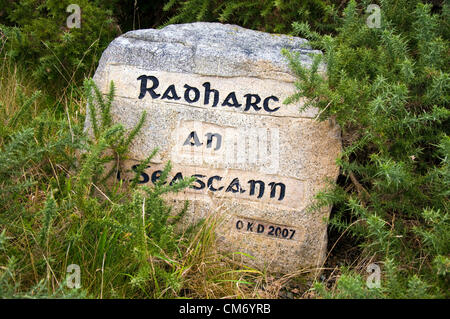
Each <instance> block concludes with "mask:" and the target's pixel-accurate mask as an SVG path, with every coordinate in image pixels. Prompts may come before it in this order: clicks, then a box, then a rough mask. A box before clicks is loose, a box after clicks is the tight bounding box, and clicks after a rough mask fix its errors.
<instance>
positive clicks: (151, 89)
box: [137, 75, 161, 99]
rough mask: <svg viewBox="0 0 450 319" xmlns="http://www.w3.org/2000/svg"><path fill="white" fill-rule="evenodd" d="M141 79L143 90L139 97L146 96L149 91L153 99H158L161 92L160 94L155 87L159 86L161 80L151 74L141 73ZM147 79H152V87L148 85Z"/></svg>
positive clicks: (139, 78)
mask: <svg viewBox="0 0 450 319" xmlns="http://www.w3.org/2000/svg"><path fill="white" fill-rule="evenodd" d="M137 79H138V80H139V81H141V90H140V93H139V99H142V98H144V96H145V94H146V93H147V92H148V93H150V95H151V97H152V98H153V99H157V98H158V97H159V96H160V95H161V94H158V93H156V92H155V89H156V88H157V87H158V85H159V81H158V79H157V78H156V77H154V76H152V75H150V76H147V75H141V76H140V77H138V78H137ZM147 80H151V81H152V86H151V87H149V88H148V87H147Z"/></svg>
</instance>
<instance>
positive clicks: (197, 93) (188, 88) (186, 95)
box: [184, 84, 200, 103]
mask: <svg viewBox="0 0 450 319" xmlns="http://www.w3.org/2000/svg"><path fill="white" fill-rule="evenodd" d="M184 88H185V89H186V90H185V91H184V99H185V100H186V102H188V103H195V102H197V101H198V100H199V99H200V91H199V90H198V89H197V88H196V87H193V86H189V85H187V84H185V85H184ZM190 92H194V98H193V99H191V95H190Z"/></svg>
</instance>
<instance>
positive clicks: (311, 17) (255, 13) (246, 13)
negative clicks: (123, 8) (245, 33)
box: [163, 0, 341, 33]
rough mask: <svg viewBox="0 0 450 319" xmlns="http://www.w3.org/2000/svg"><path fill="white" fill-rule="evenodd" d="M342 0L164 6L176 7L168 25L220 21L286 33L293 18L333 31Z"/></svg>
mask: <svg viewBox="0 0 450 319" xmlns="http://www.w3.org/2000/svg"><path fill="white" fill-rule="evenodd" d="M340 3H341V1H333V0H306V1H295V0H277V1H273V0H264V1H257V0H252V1H239V0H226V1H218V0H214V1H210V0H169V1H167V2H166V4H165V6H164V8H163V9H164V10H165V11H170V10H174V9H176V13H175V14H174V15H173V16H172V17H171V18H170V19H169V20H168V22H167V23H166V24H172V23H187V22H195V21H218V22H222V23H231V24H238V25H240V26H243V27H246V28H250V29H255V30H262V31H267V32H277V33H286V32H290V31H291V23H292V22H293V21H305V22H309V23H311V24H313V25H314V26H315V27H317V28H319V29H321V30H323V31H333V25H334V18H335V17H336V13H337V11H338V10H339V7H340Z"/></svg>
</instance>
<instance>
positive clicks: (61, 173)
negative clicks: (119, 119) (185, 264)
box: [0, 80, 191, 298]
mask: <svg viewBox="0 0 450 319" xmlns="http://www.w3.org/2000/svg"><path fill="white" fill-rule="evenodd" d="M84 91H85V94H86V102H88V104H89V106H90V108H89V110H90V113H89V116H90V117H91V123H92V124H93V125H92V126H93V128H94V129H93V130H92V136H91V137H87V136H85V135H84V134H83V132H82V127H81V125H80V124H79V123H71V124H70V123H68V122H67V121H66V119H65V118H64V117H62V118H58V116H55V115H53V116H50V115H49V113H48V111H47V110H44V111H42V114H40V115H37V116H36V117H35V118H34V119H33V120H31V121H30V120H29V119H28V118H29V116H28V115H27V114H26V112H24V111H23V110H24V109H29V108H30V105H31V104H33V102H35V101H36V99H37V97H38V94H39V93H35V94H33V95H31V96H30V97H25V96H23V93H22V92H21V91H18V97H17V100H16V103H17V105H16V106H15V109H16V111H15V112H13V113H12V114H10V115H9V116H8V117H9V121H7V123H5V124H4V126H3V130H2V136H1V141H2V144H1V153H0V154H1V156H0V212H1V213H0V227H1V237H0V244H1V247H0V250H1V251H0V263H1V264H2V265H4V268H2V271H1V272H0V286H1V287H0V290H1V293H2V297H21V298H28V297H35V298H37V297H39V298H40V297H74V296H75V297H76V296H78V297H83V296H87V295H92V296H96V297H98V296H99V295H98V293H99V292H100V297H108V296H123V293H124V292H123V291H116V290H114V289H120V288H122V286H123V287H124V288H123V289H124V291H125V290H127V289H128V290H127V291H129V293H130V291H131V293H133V291H134V293H135V294H136V296H146V297H161V296H164V294H166V295H169V296H170V295H172V294H177V293H178V292H179V290H176V285H174V282H176V280H177V279H178V278H177V277H176V276H175V275H174V273H175V271H173V269H172V268H173V267H170V264H169V265H167V264H166V263H165V262H161V261H163V260H168V261H172V260H177V257H179V254H180V247H181V246H182V241H183V240H186V239H183V236H182V235H181V234H179V233H175V229H174V222H175V221H177V220H178V219H179V218H180V216H181V214H182V213H183V212H184V211H185V210H186V209H187V207H186V206H185V208H184V209H183V210H181V212H179V214H175V215H174V214H173V213H172V212H171V208H170V207H168V206H167V205H166V204H165V203H164V201H163V199H162V197H161V195H163V194H165V193H168V192H177V191H179V190H181V189H183V188H185V187H187V186H188V185H189V183H190V182H191V181H190V180H187V179H186V180H181V181H178V182H177V183H174V184H173V185H168V184H167V183H166V179H167V176H168V174H169V171H170V168H171V166H170V163H168V164H167V165H166V167H165V169H164V171H163V172H162V174H161V179H160V180H159V181H158V183H157V184H156V185H155V187H153V188H148V187H145V188H141V187H139V185H138V184H137V183H134V180H135V179H133V180H132V181H130V182H128V183H126V185H125V184H123V182H120V183H119V182H117V181H116V183H112V182H110V183H107V182H106V179H107V178H108V177H110V176H111V174H110V173H108V170H107V168H108V167H111V166H112V167H115V166H116V165H108V164H111V163H113V164H117V159H118V158H126V153H127V149H128V146H129V145H130V143H131V142H132V140H133V138H134V137H135V136H136V134H137V133H138V132H139V130H140V128H141V127H142V124H143V122H144V120H145V114H143V116H142V119H141V121H140V122H139V124H138V125H137V126H136V127H135V128H134V129H133V130H131V131H130V132H126V131H125V130H124V128H123V127H122V126H121V125H120V124H114V123H112V121H111V115H110V107H111V103H112V99H113V96H114V86H113V85H111V90H110V92H109V94H107V96H106V97H103V95H102V94H101V93H100V92H99V90H98V89H97V88H96V87H95V85H94V84H93V82H92V80H89V81H85V90H84ZM44 118H45V120H44ZM81 123H82V122H81ZM69 126H70V127H69ZM77 153H78V154H79V155H78V156H77ZM155 154H156V151H155V152H153V153H152V154H149V158H148V159H147V160H146V161H144V162H148V161H149V160H150V159H151V157H152V156H154V155H155ZM76 158H78V160H77V162H78V163H76V161H75V159H76ZM144 167H145V166H144ZM136 176H137V177H138V176H139V169H138V171H137V173H136ZM110 180H111V178H110ZM112 180H115V178H114V176H113V177H112ZM111 183H112V184H111ZM108 185H109V187H108ZM33 197H41V199H40V200H37V198H33ZM41 205H42V206H41ZM173 215H174V216H173ZM13 243H15V244H13ZM68 264H77V265H80V267H81V269H82V277H81V285H82V287H83V290H82V291H79V292H76V291H75V292H74V291H71V290H70V289H68V288H65V286H64V278H65V275H66V268H67V266H68ZM17 265H20V267H21V269H20V272H18V266H17ZM99 269H101V274H100V273H99V271H98V270H99ZM99 275H100V276H99ZM40 278H45V279H44V280H41V279H40ZM33 282H34V284H31V283H33ZM168 286H170V287H172V290H169V291H168V292H166V293H165V292H164V291H163V290H164V289H167V288H168ZM98 287H100V289H97V288H98ZM111 287H114V288H111ZM127 287H128V288H127ZM174 287H175V288H174Z"/></svg>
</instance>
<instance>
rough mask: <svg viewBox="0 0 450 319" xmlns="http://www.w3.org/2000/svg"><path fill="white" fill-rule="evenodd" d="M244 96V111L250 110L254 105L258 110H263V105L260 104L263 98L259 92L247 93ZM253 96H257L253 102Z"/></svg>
mask: <svg viewBox="0 0 450 319" xmlns="http://www.w3.org/2000/svg"><path fill="white" fill-rule="evenodd" d="M244 97H245V98H246V101H245V109H244V111H248V110H250V107H253V108H254V109H255V110H256V111H259V110H261V107H260V106H258V103H259V102H261V98H260V97H259V95H258V94H245V95H244ZM253 98H255V100H254V101H253V102H252V99H253Z"/></svg>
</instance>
